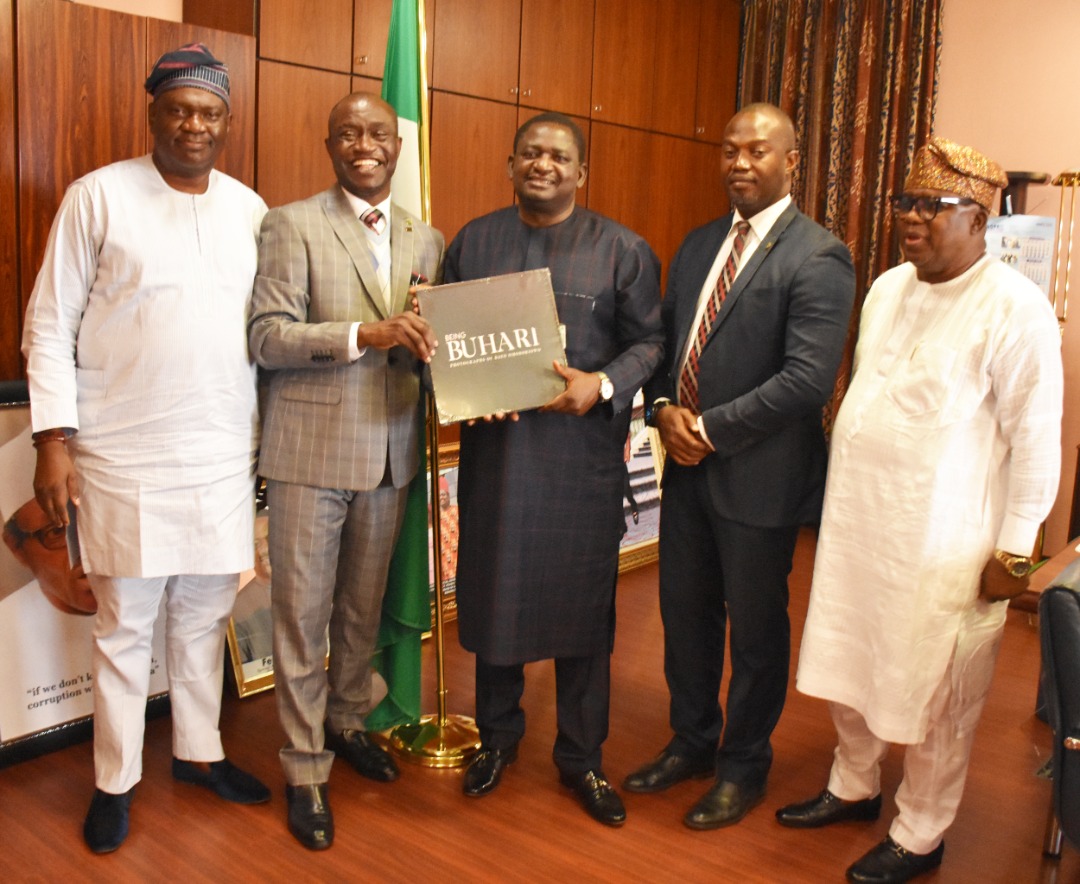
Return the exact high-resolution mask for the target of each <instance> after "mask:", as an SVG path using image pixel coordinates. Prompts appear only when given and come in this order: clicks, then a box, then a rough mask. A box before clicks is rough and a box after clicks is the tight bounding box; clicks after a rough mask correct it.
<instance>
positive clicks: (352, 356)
mask: <svg viewBox="0 0 1080 884" xmlns="http://www.w3.org/2000/svg"><path fill="white" fill-rule="evenodd" d="M361 325H363V323H362V322H354V323H353V324H352V328H350V329H349V362H356V360H357V359H359V358H360V357H361V356H363V355H364V350H367V347H364V349H363V350H361V349H360V347H359V346H357V343H356V332H357V330H358V329H359V328H360V326H361Z"/></svg>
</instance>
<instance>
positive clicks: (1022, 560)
mask: <svg viewBox="0 0 1080 884" xmlns="http://www.w3.org/2000/svg"><path fill="white" fill-rule="evenodd" d="M994 558H995V559H997V560H998V561H999V562H1001V564H1002V565H1004V566H1005V570H1006V571H1008V572H1009V576H1010V577H1015V578H1016V579H1017V580H1019V579H1021V578H1023V577H1027V576H1028V574H1030V573H1031V568H1032V565H1033V562H1032V561H1031V557H1030V556H1016V555H1013V554H1012V553H1008V552H1005V550H1003V549H995V550H994Z"/></svg>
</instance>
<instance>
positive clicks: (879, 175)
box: [739, 0, 942, 420]
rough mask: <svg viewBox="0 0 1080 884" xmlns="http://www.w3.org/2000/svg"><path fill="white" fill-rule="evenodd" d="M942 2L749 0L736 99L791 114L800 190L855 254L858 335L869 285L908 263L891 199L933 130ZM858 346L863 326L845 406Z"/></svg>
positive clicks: (807, 205) (798, 196)
mask: <svg viewBox="0 0 1080 884" xmlns="http://www.w3.org/2000/svg"><path fill="white" fill-rule="evenodd" d="M941 3H942V0H743V20H742V28H743V40H742V45H743V57H742V65H741V69H740V74H739V105H740V106H743V105H746V104H749V103H750V102H754V101H768V102H771V103H773V104H776V105H778V106H779V107H781V108H783V109H784V110H785V111H786V112H787V113H788V114H789V115H790V116H791V118H792V120H794V122H795V131H796V135H797V138H798V147H799V152H800V159H799V171H798V174H797V177H796V181H795V186H794V190H793V196H794V198H795V201H796V203H797V204H798V205H799V207H800V208H801V209H802V210H803V211H804V212H806V213H807V214H808V215H809V216H810V217H812V218H813V219H814V220H816V221H818V222H820V223H821V224H823V225H824V226H825V227H827V228H828V229H829V230H831V231H832V232H833V233H834V234H835V235H836V236H837V237H839V238H840V239H842V240H843V241H844V242H846V243H847V244H848V247H849V248H850V249H851V254H852V258H853V259H854V261H855V280H856V308H855V311H854V315H853V317H852V331H853V332H854V330H855V329H857V328H858V315H859V312H860V308H861V305H862V299H863V297H864V295H865V293H866V290H867V289H868V288H869V287H870V283H872V282H873V281H874V279H875V278H876V277H877V276H878V275H880V274H881V273H882V272H883V271H885V270H887V269H888V268H889V267H892V266H894V265H895V264H897V263H898V261H899V258H900V253H899V248H898V246H897V243H896V240H895V237H894V236H893V229H892V227H893V225H892V215H891V213H890V212H889V209H888V197H889V195H890V194H893V193H899V192H900V191H901V189H902V187H903V183H904V178H905V177H906V175H907V172H908V169H909V168H910V166H911V160H912V157H913V156H914V153H915V150H916V148H918V147H919V146H921V145H922V144H923V142H925V141H926V140H927V139H928V138H929V137H930V134H931V129H932V125H933V121H934V108H935V100H936V97H937V73H938V63H939V59H940V57H941ZM853 342H854V333H853V334H852V335H850V336H849V346H848V351H847V355H846V357H845V360H844V364H843V365H842V366H841V369H840V374H839V380H838V384H837V394H838V395H837V397H836V401H837V403H838V402H839V400H840V398H842V396H843V392H844V390H845V389H846V382H847V377H848V375H849V374H850V358H851V352H852V349H853ZM826 420H828V416H827V417H826Z"/></svg>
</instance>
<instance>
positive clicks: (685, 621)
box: [660, 464, 798, 787]
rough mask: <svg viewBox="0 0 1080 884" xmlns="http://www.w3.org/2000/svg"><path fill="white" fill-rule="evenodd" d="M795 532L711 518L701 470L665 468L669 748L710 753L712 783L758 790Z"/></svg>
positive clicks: (783, 681) (777, 681) (787, 636)
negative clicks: (723, 686)
mask: <svg viewBox="0 0 1080 884" xmlns="http://www.w3.org/2000/svg"><path fill="white" fill-rule="evenodd" d="M797 538H798V526H785V527H780V528H758V527H753V526H750V525H743V524H740V523H738V522H733V521H730V520H727V519H722V518H720V517H719V516H718V515H717V513H716V510H715V508H714V507H713V505H712V502H711V500H710V497H709V492H708V487H707V486H706V482H705V474H704V470H703V469H702V468H701V467H700V466H698V467H689V468H688V467H679V466H678V465H677V464H672V465H671V466H670V468H669V469H668V471H667V473H666V475H665V477H664V497H663V502H662V504H661V515H660V614H661V616H662V618H663V622H664V674H665V676H666V677H667V683H668V690H669V691H670V692H671V710H670V719H671V728H672V730H673V731H674V732H675V736H674V738H673V739H672V741H671V743H670V744H669V749H670V750H671V751H674V752H677V753H678V754H681V755H690V756H696V757H704V756H708V755H711V754H712V753H713V752H714V751H716V750H717V746H719V751H717V755H716V763H717V778H718V779H719V780H729V781H731V782H734V783H738V784H739V785H742V786H748V787H759V786H760V787H764V785H765V780H766V778H767V777H768V773H769V767H770V765H771V763H772V746H771V744H770V737H771V735H772V732H773V728H775V727H776V723H777V721H778V720H779V718H780V712H781V711H782V710H783V708H784V699H785V696H786V694H787V683H788V662H789V659H790V656H791V627H790V624H789V622H788V614H787V604H788V586H787V578H788V574H789V573H790V572H791V560H792V556H793V555H794V552H795V541H796V539H797ZM729 625H730V631H731V679H730V681H729V683H728V696H727V722H726V726H725V720H724V718H725V716H724V712H723V710H722V709H721V706H720V701H719V694H720V681H721V678H722V676H723V672H724V650H725V631H726V629H727V627H728V626H729Z"/></svg>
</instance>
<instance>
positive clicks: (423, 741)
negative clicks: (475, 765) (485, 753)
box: [390, 715, 480, 767]
mask: <svg viewBox="0 0 1080 884" xmlns="http://www.w3.org/2000/svg"><path fill="white" fill-rule="evenodd" d="M390 748H391V749H393V751H394V753H395V754H396V755H399V756H400V757H401V758H403V759H405V760H406V761H410V762H412V763H414V764H422V765H423V766H424V767H464V766H465V765H466V764H468V763H469V761H470V760H471V759H472V757H473V755H475V754H476V752H477V751H478V750H479V749H480V732H479V731H478V730H477V728H476V722H475V721H473V720H472V719H471V718H469V717H468V716H466V715H448V716H446V719H445V721H443V722H442V723H440V721H439V716H437V715H425V716H424V717H423V718H421V719H420V721H419V722H418V723H416V724H402V725H398V726H397V727H396V728H394V729H393V730H392V731H391V732H390Z"/></svg>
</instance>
